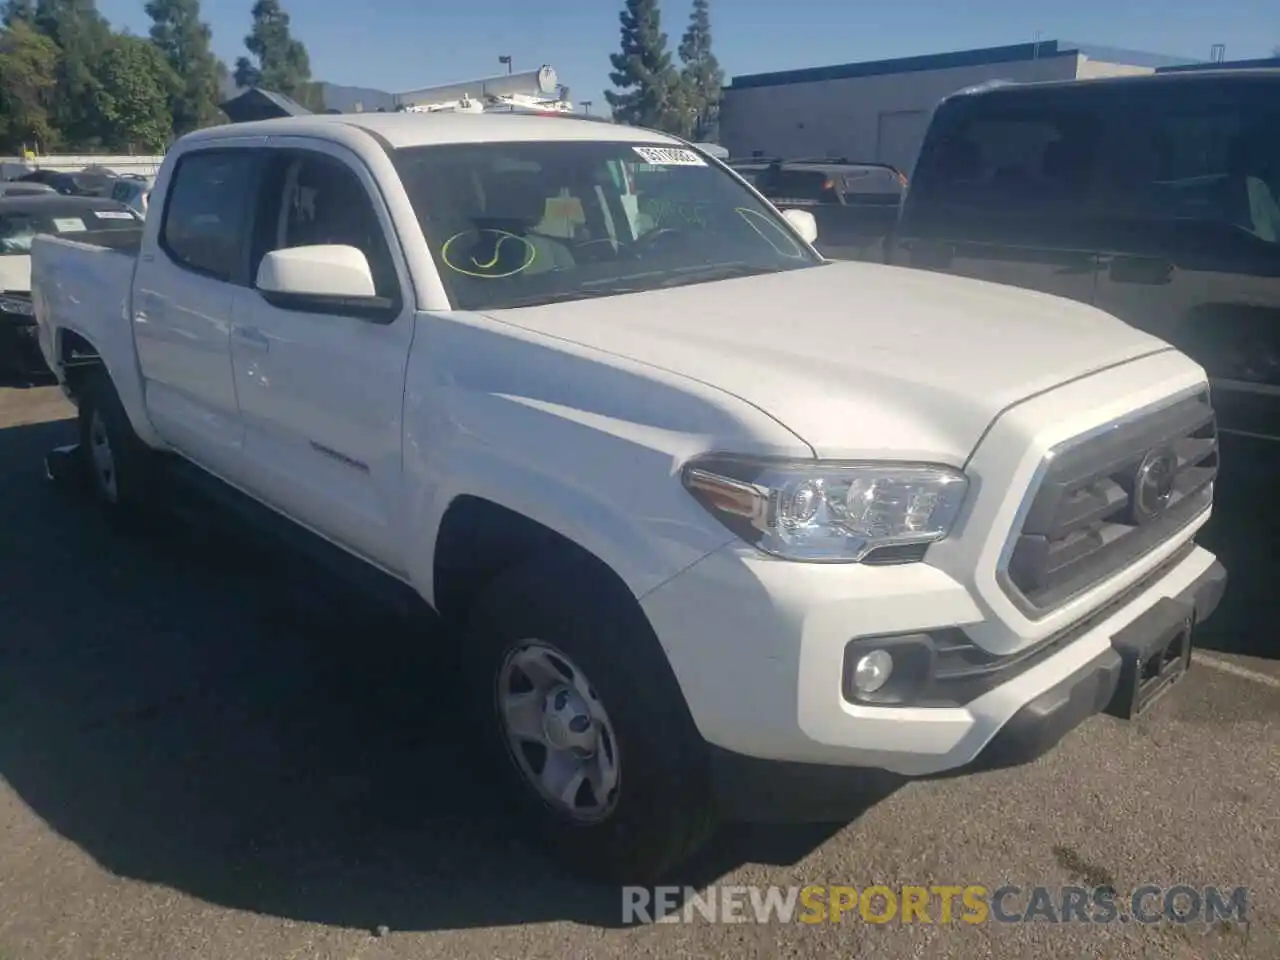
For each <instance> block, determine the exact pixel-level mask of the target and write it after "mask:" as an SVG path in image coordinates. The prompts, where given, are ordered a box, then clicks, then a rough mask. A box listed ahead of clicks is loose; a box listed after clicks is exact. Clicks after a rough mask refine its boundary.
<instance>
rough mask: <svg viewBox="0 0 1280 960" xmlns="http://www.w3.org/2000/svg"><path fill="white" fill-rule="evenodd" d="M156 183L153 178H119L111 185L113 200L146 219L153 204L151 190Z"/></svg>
mask: <svg viewBox="0 0 1280 960" xmlns="http://www.w3.org/2000/svg"><path fill="white" fill-rule="evenodd" d="M154 183H155V181H154V179H153V178H151V177H140V176H123V177H119V178H117V179H116V181H115V182H114V183H113V184H112V185H111V191H110V194H111V199H112V200H117V201H119V202H120V203H123V204H124V205H125V206H126V207H128V208H129V209H131V210H133V211H134V212H135V213H137V214H138V215H139V216H142V217H145V216H146V215H147V207H148V205H149V204H150V202H151V188H152V186H153V185H154Z"/></svg>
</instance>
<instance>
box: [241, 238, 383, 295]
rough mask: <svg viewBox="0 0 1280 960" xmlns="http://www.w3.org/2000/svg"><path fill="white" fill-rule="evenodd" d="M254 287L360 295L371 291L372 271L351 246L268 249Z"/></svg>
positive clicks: (275, 291) (271, 290)
mask: <svg viewBox="0 0 1280 960" xmlns="http://www.w3.org/2000/svg"><path fill="white" fill-rule="evenodd" d="M256 285H257V287H258V290H260V291H261V292H262V293H263V294H264V295H265V294H282V295H284V296H292V297H337V298H340V299H347V298H352V297H356V298H364V297H372V296H373V295H374V286H373V271H371V270H370V269H369V261H368V260H367V259H365V255H364V254H363V253H361V252H360V251H359V250H357V249H356V248H355V247H346V246H339V245H337V244H324V245H318V246H312V247H286V248H285V249H284V250H272V251H271V252H270V253H268V254H266V255H265V256H264V257H263V258H262V263H260V264H259V265H258V279H257V284H256Z"/></svg>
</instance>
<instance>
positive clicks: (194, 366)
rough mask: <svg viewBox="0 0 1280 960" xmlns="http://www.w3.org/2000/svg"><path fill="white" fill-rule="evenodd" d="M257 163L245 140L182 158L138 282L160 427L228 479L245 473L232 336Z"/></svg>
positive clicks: (139, 318) (144, 356) (145, 355)
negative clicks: (232, 370) (240, 470)
mask: <svg viewBox="0 0 1280 960" xmlns="http://www.w3.org/2000/svg"><path fill="white" fill-rule="evenodd" d="M256 160H257V157H256V154H255V152H254V151H253V150H252V149H251V147H250V146H249V145H248V144H246V145H244V146H235V147H226V146H221V145H220V146H219V147H217V148H216V149H204V150H200V149H196V150H192V151H188V152H187V153H185V154H183V155H182V156H181V157H180V158H179V159H178V161H177V163H176V165H175V167H174V169H173V172H172V174H171V175H170V177H169V181H168V184H167V190H166V197H165V203H164V207H163V209H162V210H161V211H160V213H161V216H162V219H161V221H160V222H159V224H157V225H156V227H155V231H156V232H155V236H156V238H157V243H156V244H155V245H154V246H152V245H147V246H146V247H144V251H145V252H144V253H143V254H142V256H141V259H140V260H139V262H138V269H137V274H136V278H135V280H134V292H133V329H134V338H135V341H136V343H137V349H138V362H139V365H140V368H141V372H142V378H143V381H144V386H145V389H146V395H147V411H148V413H149V415H150V417H151V420H152V422H153V424H154V425H155V428H156V431H157V432H158V433H159V434H160V435H161V436H162V437H164V439H165V440H167V441H169V442H170V443H172V444H174V445H175V446H176V447H177V448H178V449H180V450H181V451H182V452H184V453H185V454H187V455H188V456H190V457H191V458H192V459H194V460H196V461H198V462H199V463H200V464H201V465H203V466H204V467H206V468H207V469H209V470H212V471H213V472H214V473H217V474H219V475H221V476H224V477H226V478H228V479H231V478H233V477H235V476H236V474H237V473H238V470H239V467H240V464H241V452H242V440H243V428H242V426H241V423H240V413H239V408H238V405H237V403H236V391H235V383H234V380H233V378H232V375H231V343H230V338H229V333H230V328H231V317H232V313H233V309H234V304H235V301H236V299H237V297H238V296H239V295H240V293H241V292H243V291H244V290H245V287H246V266H247V255H246V248H247V245H246V243H245V239H246V236H247V230H248V223H249V207H250V203H251V201H252V199H253V196H252V183H253V178H254V165H255V163H256Z"/></svg>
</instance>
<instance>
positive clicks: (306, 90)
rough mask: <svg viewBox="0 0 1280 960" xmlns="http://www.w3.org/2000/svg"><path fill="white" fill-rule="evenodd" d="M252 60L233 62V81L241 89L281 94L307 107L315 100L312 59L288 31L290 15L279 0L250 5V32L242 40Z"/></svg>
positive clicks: (262, 0)
mask: <svg viewBox="0 0 1280 960" xmlns="http://www.w3.org/2000/svg"><path fill="white" fill-rule="evenodd" d="M244 45H245V47H246V48H247V49H248V51H249V53H251V54H252V55H253V59H252V60H251V59H249V57H241V58H240V59H238V60H237V61H236V69H235V80H236V84H237V85H238V86H241V87H262V88H263V89H264V90H271V91H274V92H275V93H283V94H284V95H285V96H286V97H291V98H293V99H295V100H297V101H298V102H299V103H302V104H303V105H304V106H306V105H307V104H306V101H307V100H311V99H313V98H314V95H315V91H314V88H313V86H312V84H311V82H310V81H311V58H310V57H308V56H307V48H306V46H304V45H303V43H302V41H301V40H295V39H294V37H293V34H292V33H291V32H290V29H289V14H287V13H285V11H284V10H283V8H281V6H280V3H279V0H257V2H256V3H255V4H254V5H253V29H252V30H250V31H249V35H248V36H247V37H245V38H244Z"/></svg>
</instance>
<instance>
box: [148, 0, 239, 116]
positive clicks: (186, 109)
mask: <svg viewBox="0 0 1280 960" xmlns="http://www.w3.org/2000/svg"><path fill="white" fill-rule="evenodd" d="M146 11H147V16H149V17H150V18H151V20H152V25H151V42H152V43H154V44H155V45H156V46H157V47H158V48H159V49H160V52H161V53H163V54H164V57H165V59H166V60H167V61H168V62H169V66H170V67H171V68H172V70H173V72H174V73H175V74H177V76H178V77H179V78H180V79H181V84H180V85H179V87H178V89H177V90H176V92H175V93H174V95H173V98H172V100H171V102H170V103H169V110H170V112H171V113H172V114H173V127H174V133H176V134H177V135H178V136H182V134H184V133H190V132H191V131H192V130H196V129H199V128H200V127H204V126H208V125H209V124H211V123H216V122H217V121H218V119H219V118H220V111H219V110H218V103H219V102H220V101H221V99H222V91H221V90H220V89H219V84H218V77H219V74H218V66H219V64H218V58H217V57H215V56H214V55H213V51H212V50H211V49H210V40H211V37H212V33H211V32H210V30H209V25H208V24H207V23H205V22H204V21H202V20H201V19H200V0H148V3H147V5H146Z"/></svg>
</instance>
